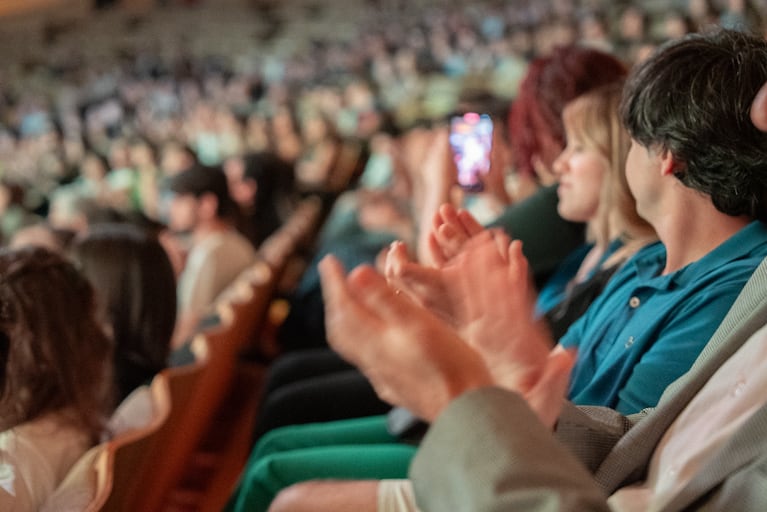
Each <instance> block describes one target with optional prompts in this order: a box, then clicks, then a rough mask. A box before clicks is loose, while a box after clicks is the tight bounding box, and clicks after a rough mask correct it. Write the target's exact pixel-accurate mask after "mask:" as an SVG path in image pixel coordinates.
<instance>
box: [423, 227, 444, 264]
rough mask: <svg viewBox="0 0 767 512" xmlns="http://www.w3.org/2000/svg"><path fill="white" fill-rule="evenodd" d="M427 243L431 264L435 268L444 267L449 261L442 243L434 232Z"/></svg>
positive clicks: (430, 234)
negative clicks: (443, 250)
mask: <svg viewBox="0 0 767 512" xmlns="http://www.w3.org/2000/svg"><path fill="white" fill-rule="evenodd" d="M426 243H427V245H426V248H427V250H428V254H429V259H430V260H431V264H432V265H433V266H434V267H435V268H442V267H443V266H444V265H445V264H446V263H447V256H445V253H444V252H442V245H440V243H439V240H437V237H436V235H435V234H434V233H429V237H428V238H427V240H426Z"/></svg>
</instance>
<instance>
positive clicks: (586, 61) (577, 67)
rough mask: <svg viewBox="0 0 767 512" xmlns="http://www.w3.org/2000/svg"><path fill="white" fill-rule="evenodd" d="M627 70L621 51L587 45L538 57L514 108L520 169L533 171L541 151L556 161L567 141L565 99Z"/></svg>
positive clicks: (513, 131) (513, 138) (514, 143)
mask: <svg viewBox="0 0 767 512" xmlns="http://www.w3.org/2000/svg"><path fill="white" fill-rule="evenodd" d="M626 73H627V70H626V66H625V65H624V64H623V63H622V62H621V61H619V60H618V59H617V58H616V57H614V56H612V55H610V54H608V53H605V52H603V51H600V50H595V49H593V48H588V47H582V46H562V47H557V48H555V49H554V50H553V51H552V52H551V54H550V55H547V56H545V57H539V58H537V59H535V60H533V61H532V62H531V63H530V67H529V68H528V70H527V74H526V75H525V78H524V79H523V80H522V83H521V84H520V87H519V93H518V94H517V97H516V98H515V99H514V102H513V103H512V105H511V110H510V112H509V134H510V137H511V147H512V150H513V152H514V159H515V164H516V167H517V170H518V171H519V172H522V173H528V174H533V173H534V168H533V159H534V158H535V157H536V156H538V157H540V158H541V159H542V160H543V162H544V163H545V164H547V165H550V164H551V163H552V162H553V161H554V159H555V158H556V157H557V155H558V154H559V152H561V150H562V148H563V147H564V145H565V135H564V127H563V125H562V110H563V109H564V108H565V105H567V103H569V102H570V101H572V100H574V99H575V98H577V97H578V96H580V95H581V94H583V93H585V92H588V91H590V90H591V89H594V88H596V87H599V86H601V85H605V84H608V83H611V82H614V81H616V80H617V79H619V78H622V77H625V76H626Z"/></svg>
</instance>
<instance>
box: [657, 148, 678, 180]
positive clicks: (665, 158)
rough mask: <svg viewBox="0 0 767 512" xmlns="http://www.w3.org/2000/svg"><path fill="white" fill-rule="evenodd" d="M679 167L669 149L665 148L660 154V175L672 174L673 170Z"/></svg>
mask: <svg viewBox="0 0 767 512" xmlns="http://www.w3.org/2000/svg"><path fill="white" fill-rule="evenodd" d="M678 167H679V164H678V163H677V161H676V160H675V159H674V155H672V154H671V151H668V150H665V151H663V153H662V154H661V155H660V173H661V175H662V176H669V175H672V174H674V171H676V170H677V168H678Z"/></svg>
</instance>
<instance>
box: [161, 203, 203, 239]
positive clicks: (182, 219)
mask: <svg viewBox="0 0 767 512" xmlns="http://www.w3.org/2000/svg"><path fill="white" fill-rule="evenodd" d="M198 206H199V205H198V199H197V198H196V197H195V196H193V195H192V194H173V195H172V196H171V197H170V205H169V210H168V215H169V218H168V227H170V229H171V230H172V231H175V232H177V233H185V232H189V231H192V230H193V229H194V228H195V226H196V225H197V221H198V216H197V209H198Z"/></svg>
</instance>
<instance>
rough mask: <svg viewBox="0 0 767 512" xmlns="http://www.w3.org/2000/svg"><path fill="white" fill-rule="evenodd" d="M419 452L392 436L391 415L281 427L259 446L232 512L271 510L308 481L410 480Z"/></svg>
mask: <svg viewBox="0 0 767 512" xmlns="http://www.w3.org/2000/svg"><path fill="white" fill-rule="evenodd" d="M415 451H416V447H415V446H410V445H406V444H400V443H399V442H398V441H397V440H396V438H394V437H393V436H392V435H390V434H389V433H388V431H387V429H386V416H371V417H367V418H355V419H351V420H341V421H332V422H326V423H310V424H307V425H296V426H290V427H284V428H279V429H276V430H273V431H271V432H269V433H268V434H266V435H265V436H264V437H263V438H262V439H261V441H259V443H258V444H257V445H256V448H255V449H254V450H253V453H252V454H251V457H250V460H249V461H248V463H247V465H246V466H245V470H244V471H243V474H242V478H241V479H240V483H239V485H238V488H237V489H236V491H235V493H234V494H233V496H232V498H231V500H230V502H229V505H228V506H227V510H230V511H235V512H244V511H249V512H250V511H261V510H266V509H267V508H268V507H269V504H270V503H271V501H272V500H273V499H274V497H275V496H276V495H277V493H278V492H279V491H280V490H282V489H283V488H285V487H288V486H290V485H292V484H295V483H298V482H302V481H306V480H315V479H327V478H336V479H353V480H360V479H382V478H405V477H406V476H407V471H408V467H409V465H410V461H411V459H412V458H413V456H414V455H415Z"/></svg>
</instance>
